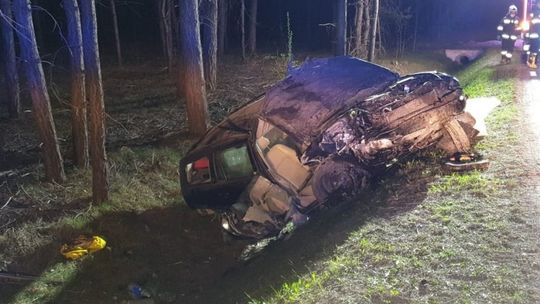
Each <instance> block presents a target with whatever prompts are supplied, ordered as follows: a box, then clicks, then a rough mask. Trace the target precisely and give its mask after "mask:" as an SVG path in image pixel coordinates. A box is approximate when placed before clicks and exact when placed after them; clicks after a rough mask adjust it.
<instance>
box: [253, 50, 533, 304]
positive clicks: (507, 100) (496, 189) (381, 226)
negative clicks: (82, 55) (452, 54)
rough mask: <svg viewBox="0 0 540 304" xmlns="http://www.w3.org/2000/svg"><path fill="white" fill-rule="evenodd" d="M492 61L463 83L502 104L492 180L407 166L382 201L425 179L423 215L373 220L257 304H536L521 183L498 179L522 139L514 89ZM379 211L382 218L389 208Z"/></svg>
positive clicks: (494, 127)
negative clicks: (527, 254)
mask: <svg viewBox="0 0 540 304" xmlns="http://www.w3.org/2000/svg"><path fill="white" fill-rule="evenodd" d="M495 58H496V56H495V55H493V54H488V55H487V56H486V57H484V58H483V59H481V60H479V61H477V62H476V63H474V64H472V65H471V66H470V67H469V68H468V69H466V70H464V71H463V72H461V73H459V74H458V77H459V78H460V79H461V80H462V83H463V84H464V86H465V92H466V94H468V95H469V97H480V96H492V95H494V96H497V97H498V98H500V99H501V100H502V101H503V102H502V105H501V106H499V107H498V108H497V109H496V111H495V112H494V113H493V115H491V116H490V118H489V119H488V121H487V124H488V127H489V130H490V134H491V136H490V137H488V138H487V139H486V140H484V142H482V143H481V144H480V145H479V149H480V150H481V152H482V153H485V154H486V155H488V156H489V157H493V158H496V159H497V162H496V164H492V166H491V168H490V169H489V170H488V171H487V172H469V173H463V174H450V175H444V174H442V173H441V172H442V171H441V170H440V169H436V168H435V169H434V168H433V166H435V165H434V164H433V163H429V164H427V165H425V164H423V163H421V162H419V161H416V160H412V161H410V162H408V163H406V164H404V165H403V166H401V168H402V169H401V170H399V172H398V175H397V176H396V177H394V178H393V179H392V178H390V180H386V181H385V182H383V183H382V185H380V187H381V188H380V189H378V190H377V194H378V195H377V196H380V197H384V196H385V195H384V194H385V193H395V187H396V185H401V186H402V187H407V185H408V184H411V183H412V184H415V183H417V182H419V181H420V180H425V179H427V180H428V181H430V182H428V185H427V190H426V193H425V197H424V199H423V200H422V201H421V202H419V205H417V206H416V208H414V209H413V210H411V211H409V212H405V213H400V214H398V215H396V216H391V217H385V216H383V217H381V216H377V215H371V216H369V217H368V219H367V221H366V223H365V224H364V225H362V226H360V227H357V228H356V229H355V230H354V231H353V232H351V233H350V235H349V236H348V238H347V240H346V241H345V242H344V243H343V244H342V245H339V246H338V247H336V248H335V250H334V251H333V252H331V253H330V254H329V256H328V257H327V258H326V259H325V260H322V261H317V262H316V263H315V266H314V268H316V270H312V271H310V272H309V273H307V274H299V275H298V277H296V278H295V277H292V278H289V280H287V282H286V283H283V284H282V286H280V287H279V288H278V289H277V290H275V291H274V292H273V294H272V295H270V296H268V297H263V298H262V299H259V300H254V299H251V302H252V303H488V302H489V303H537V302H538V297H537V296H538V295H535V294H533V293H532V291H531V290H532V289H531V288H529V287H528V284H530V283H529V282H528V281H527V274H526V270H524V267H526V266H524V265H527V264H528V263H529V264H530V263H532V261H530V259H531V258H529V260H527V258H526V257H524V256H523V255H522V254H521V252H522V250H523V248H530V247H534V244H532V243H531V241H534V240H535V238H534V237H532V235H524V234H523V233H524V230H526V229H522V230H520V229H519V228H518V227H524V226H523V225H524V223H525V221H524V220H523V219H524V218H526V215H525V213H524V210H523V209H522V208H521V207H519V202H516V199H517V196H518V194H519V192H518V191H519V189H518V188H519V187H518V186H517V184H518V183H519V182H518V181H517V180H516V177H515V176H514V177H509V176H508V174H505V175H504V176H505V177H504V178H501V176H502V173H505V172H506V173H508V167H509V166H511V167H514V166H513V163H512V157H515V156H510V155H518V154H519V148H513V150H512V149H511V148H510V149H509V148H508V147H509V146H510V147H515V145H511V143H515V142H517V140H518V139H519V136H517V134H516V133H515V132H516V131H515V129H516V128H515V127H514V125H515V123H516V121H517V119H518V110H517V108H516V106H515V105H514V103H513V101H514V99H515V92H516V91H515V86H516V83H515V81H514V80H513V79H512V78H503V79H500V78H498V77H497V73H498V71H497V68H495V67H494V66H493V65H494V61H495ZM509 143H510V145H509ZM506 156H508V157H506ZM514 170H519V169H518V168H514ZM405 180H407V183H405V184H404V181H405ZM404 192H406V190H404ZM398 195H400V194H394V195H393V196H398ZM387 196H388V195H387ZM374 199H375V198H374ZM407 199H408V198H407V197H404V198H401V199H400V200H401V201H406V200H407ZM359 203H361V202H359ZM380 203H381V204H382V205H383V206H381V207H380V208H382V209H383V211H382V213H383V214H384V210H385V206H384V204H385V200H384V199H383V200H382V202H380ZM528 231H530V229H529V230H528Z"/></svg>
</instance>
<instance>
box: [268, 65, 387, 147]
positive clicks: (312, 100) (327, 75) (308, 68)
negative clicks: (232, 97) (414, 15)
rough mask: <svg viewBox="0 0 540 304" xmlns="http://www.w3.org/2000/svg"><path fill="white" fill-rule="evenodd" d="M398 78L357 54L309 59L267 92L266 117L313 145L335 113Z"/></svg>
mask: <svg viewBox="0 0 540 304" xmlns="http://www.w3.org/2000/svg"><path fill="white" fill-rule="evenodd" d="M397 79H398V74H396V73H394V72H392V71H390V70H388V69H386V68H384V67H381V66H378V65H375V64H372V63H369V62H366V61H363V60H360V59H357V58H353V57H345V56H343V57H334V58H324V59H313V60H309V61H307V62H306V63H304V64H303V65H302V66H300V67H298V68H295V69H293V70H292V71H291V72H290V73H289V76H288V77H287V78H285V79H284V80H283V81H281V82H279V83H278V84H277V85H276V86H274V87H273V88H271V89H270V90H269V91H268V92H267V94H266V97H265V99H264V100H263V106H262V116H263V117H264V118H265V119H266V120H268V121H270V122H272V123H273V124H274V125H276V126H279V127H280V128H281V129H282V130H283V131H285V132H286V133H288V134H289V135H290V136H292V137H293V138H294V139H296V140H297V141H298V142H299V143H300V144H302V143H304V144H309V143H311V141H312V140H313V138H314V137H316V136H318V135H319V130H320V127H321V125H323V124H324V123H325V122H326V121H327V120H328V119H330V118H332V117H333V115H335V114H336V113H339V112H340V111H342V110H344V109H347V108H348V107H350V106H351V105H353V104H354V100H362V99H363V98H366V97H368V96H370V95H373V94H377V93H378V92H381V91H382V90H384V89H385V88H386V87H387V86H388V85H389V84H391V83H393V82H394V81H396V80H397ZM355 96H356V97H355ZM352 97H355V98H352ZM352 99H354V100H352Z"/></svg>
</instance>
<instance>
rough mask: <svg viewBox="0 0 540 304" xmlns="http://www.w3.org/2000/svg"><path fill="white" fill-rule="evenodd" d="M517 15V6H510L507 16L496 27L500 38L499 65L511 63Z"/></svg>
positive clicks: (516, 35) (516, 31)
mask: <svg viewBox="0 0 540 304" xmlns="http://www.w3.org/2000/svg"><path fill="white" fill-rule="evenodd" d="M517 13H518V11H517V6H515V5H510V7H509V8H508V14H506V16H504V18H503V19H502V20H501V23H500V24H499V26H498V27H497V30H498V31H499V35H500V38H501V39H502V49H501V63H510V62H511V61H512V53H513V52H514V44H515V43H516V40H517V37H518V26H519V18H518V16H517Z"/></svg>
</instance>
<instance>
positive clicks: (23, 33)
mask: <svg viewBox="0 0 540 304" xmlns="http://www.w3.org/2000/svg"><path fill="white" fill-rule="evenodd" d="M13 12H14V15H15V20H16V21H17V22H16V32H17V34H18V36H19V43H20V46H21V47H20V49H21V59H22V60H23V62H24V70H25V72H26V78H27V85H28V89H29V91H30V95H31V97H32V112H33V114H34V119H35V121H36V125H37V128H38V133H39V136H40V139H41V141H42V143H43V164H44V167H45V177H46V179H47V180H49V181H54V182H58V183H61V182H63V181H64V180H65V178H66V176H65V173H64V164H63V162H62V155H61V154H60V148H59V146H58V140H57V137H56V129H55V126H54V121H53V117H52V111H51V103H50V99H49V93H48V92H47V85H46V83H45V76H44V75H43V67H42V65H41V59H40V57H39V53H38V49H37V44H36V35H35V32H34V24H33V22H32V11H31V8H30V1H29V0H15V1H14V2H13Z"/></svg>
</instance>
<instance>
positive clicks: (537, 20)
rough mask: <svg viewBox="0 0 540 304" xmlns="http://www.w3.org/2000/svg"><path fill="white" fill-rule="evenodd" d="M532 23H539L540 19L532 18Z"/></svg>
mask: <svg viewBox="0 0 540 304" xmlns="http://www.w3.org/2000/svg"><path fill="white" fill-rule="evenodd" d="M531 23H532V24H538V23H540V19H538V18H534V19H533V20H531Z"/></svg>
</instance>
